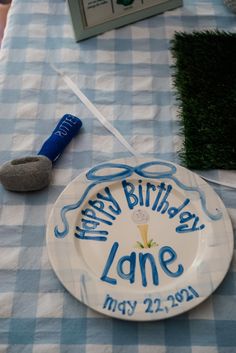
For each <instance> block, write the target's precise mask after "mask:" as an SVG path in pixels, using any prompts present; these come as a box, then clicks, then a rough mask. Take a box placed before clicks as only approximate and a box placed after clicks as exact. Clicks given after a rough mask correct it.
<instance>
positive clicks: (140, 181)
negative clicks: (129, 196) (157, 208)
mask: <svg viewBox="0 0 236 353" xmlns="http://www.w3.org/2000/svg"><path fill="white" fill-rule="evenodd" d="M138 182H139V186H138V193H139V205H140V206H143V205H144V202H143V187H142V180H139V181H138Z"/></svg>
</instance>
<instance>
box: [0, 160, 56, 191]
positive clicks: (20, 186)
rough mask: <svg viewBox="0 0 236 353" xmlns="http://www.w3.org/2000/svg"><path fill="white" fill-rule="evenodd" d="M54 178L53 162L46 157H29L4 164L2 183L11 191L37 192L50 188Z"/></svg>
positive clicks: (0, 173)
mask: <svg viewBox="0 0 236 353" xmlns="http://www.w3.org/2000/svg"><path fill="white" fill-rule="evenodd" d="M51 176H52V162H51V161H50V159H48V158H47V157H45V156H29V157H24V158H19V159H14V160H12V161H9V162H6V163H4V164H3V165H2V166H1V168H0V181H1V183H2V185H3V186H4V188H5V189H7V190H10V191H19V192H25V191H35V190H40V189H43V188H45V187H46V186H48V184H49V183H50V181H51Z"/></svg>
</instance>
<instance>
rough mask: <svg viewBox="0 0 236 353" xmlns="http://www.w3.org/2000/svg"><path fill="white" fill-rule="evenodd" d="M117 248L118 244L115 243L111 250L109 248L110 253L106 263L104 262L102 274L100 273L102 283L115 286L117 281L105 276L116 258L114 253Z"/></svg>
mask: <svg viewBox="0 0 236 353" xmlns="http://www.w3.org/2000/svg"><path fill="white" fill-rule="evenodd" d="M118 247H119V244H118V243H117V242H115V243H114V244H113V245H112V248H111V251H110V254H109V256H108V259H107V262H106V265H105V267H104V270H103V273H102V276H101V278H100V279H101V280H102V281H104V282H107V283H110V284H113V285H114V284H116V283H117V280H116V279H115V278H110V277H108V276H107V274H108V272H109V271H110V268H111V266H112V263H113V261H114V258H115V256H116V252H117V249H118Z"/></svg>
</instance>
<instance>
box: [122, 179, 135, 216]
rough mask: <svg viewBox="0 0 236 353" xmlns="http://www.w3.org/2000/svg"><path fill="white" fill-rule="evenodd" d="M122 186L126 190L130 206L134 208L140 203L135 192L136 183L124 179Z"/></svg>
mask: <svg viewBox="0 0 236 353" xmlns="http://www.w3.org/2000/svg"><path fill="white" fill-rule="evenodd" d="M122 186H123V189H124V192H125V196H126V200H127V203H128V206H129V208H130V209H131V210H132V209H133V208H134V206H136V205H137V204H138V197H137V196H136V195H135V194H134V189H135V187H134V185H133V184H132V183H129V182H128V181H126V180H123V181H122Z"/></svg>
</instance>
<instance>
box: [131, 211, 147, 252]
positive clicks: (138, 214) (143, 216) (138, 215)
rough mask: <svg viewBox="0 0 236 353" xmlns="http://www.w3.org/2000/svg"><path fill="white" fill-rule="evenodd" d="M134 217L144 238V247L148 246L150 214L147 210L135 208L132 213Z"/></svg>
mask: <svg viewBox="0 0 236 353" xmlns="http://www.w3.org/2000/svg"><path fill="white" fill-rule="evenodd" d="M132 219H133V221H134V223H135V224H136V225H137V228H138V230H139V233H140V235H141V238H142V245H143V247H144V248H148V221H149V215H148V213H147V212H146V211H145V210H141V209H138V210H135V211H134V212H133V213H132Z"/></svg>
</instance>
